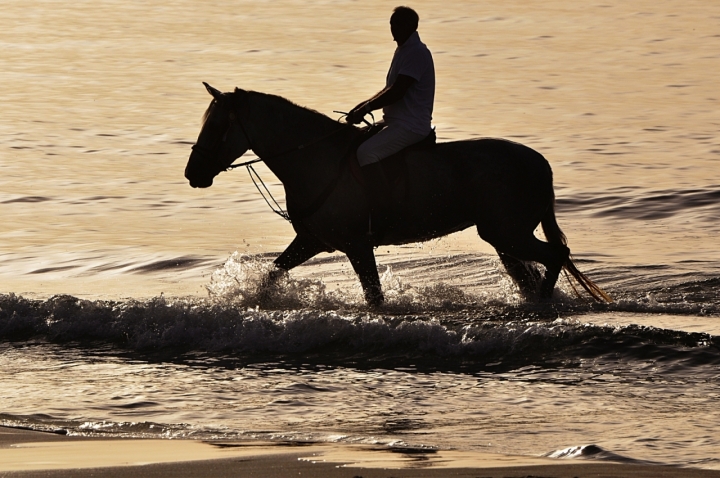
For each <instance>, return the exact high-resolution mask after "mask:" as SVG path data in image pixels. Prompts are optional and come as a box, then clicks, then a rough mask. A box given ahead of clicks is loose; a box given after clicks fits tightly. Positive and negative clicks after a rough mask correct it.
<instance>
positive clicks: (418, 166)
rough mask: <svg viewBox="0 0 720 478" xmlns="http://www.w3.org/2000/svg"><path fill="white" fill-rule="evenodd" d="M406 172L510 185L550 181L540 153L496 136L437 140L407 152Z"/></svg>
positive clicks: (530, 185)
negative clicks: (422, 172) (438, 141)
mask: <svg viewBox="0 0 720 478" xmlns="http://www.w3.org/2000/svg"><path fill="white" fill-rule="evenodd" d="M406 161H407V165H408V169H409V170H410V171H418V170H420V171H422V170H425V171H428V172H429V173H430V174H440V175H441V176H443V175H448V174H449V175H452V176H455V177H457V176H461V177H463V178H465V179H471V178H477V177H483V178H486V179H488V180H491V179H495V180H496V181H500V182H506V181H509V182H510V183H511V184H515V183H517V184H518V186H520V183H529V184H525V185H524V186H526V187H531V188H532V187H533V185H541V184H542V185H543V186H547V184H545V183H548V184H550V185H551V184H552V171H551V169H550V165H549V164H548V162H547V160H546V159H545V157H543V155H541V154H540V153H538V152H537V151H535V150H534V149H532V148H530V147H528V146H525V145H523V144H521V143H516V142H514V141H508V140H505V139H496V138H478V139H470V140H460V141H449V142H445V143H437V144H436V145H435V146H434V147H433V148H430V149H425V150H420V151H413V152H410V153H408V155H407V159H406Z"/></svg>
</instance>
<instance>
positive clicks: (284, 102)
mask: <svg viewBox="0 0 720 478" xmlns="http://www.w3.org/2000/svg"><path fill="white" fill-rule="evenodd" d="M247 93H248V94H249V95H251V96H258V97H262V98H264V99H266V100H269V102H270V104H271V105H278V106H288V107H290V108H292V109H295V110H297V111H298V113H299V114H305V115H307V116H308V117H311V118H314V119H317V120H319V121H322V122H323V123H324V126H328V125H330V126H337V124H338V122H337V121H336V120H334V119H332V118H330V117H329V116H327V115H326V114H324V113H321V112H319V111H317V110H314V109H312V108H308V107H306V106H300V105H298V104H297V103H294V102H292V101H290V100H288V99H287V98H284V97H282V96H278V95H273V94H270V93H261V92H259V91H248V92H247Z"/></svg>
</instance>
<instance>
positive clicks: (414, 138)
mask: <svg viewBox="0 0 720 478" xmlns="http://www.w3.org/2000/svg"><path fill="white" fill-rule="evenodd" d="M424 138H425V136H424V135H421V134H417V133H413V132H412V131H408V130H406V129H404V128H402V127H401V126H398V125H392V124H391V125H388V126H387V127H386V128H385V129H383V130H382V131H380V132H379V133H378V134H376V135H375V136H373V137H372V138H370V139H369V140H367V141H365V142H364V143H363V144H361V145H360V147H359V148H358V151H357V156H358V164H360V168H361V171H362V172H363V177H364V178H365V184H366V187H365V192H366V195H367V198H368V205H369V206H370V222H371V232H372V233H380V234H382V233H383V232H384V231H385V229H387V226H388V225H389V224H390V220H391V217H392V212H393V201H392V188H391V185H390V184H389V182H388V180H387V178H386V177H385V172H384V171H383V169H382V166H381V164H380V160H381V159H384V158H387V157H388V156H390V155H393V154H395V153H397V152H398V151H400V150H402V149H403V148H406V147H408V146H410V145H412V144H415V143H417V142H419V141H422V140H423V139H424Z"/></svg>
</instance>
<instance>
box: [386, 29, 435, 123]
mask: <svg viewBox="0 0 720 478" xmlns="http://www.w3.org/2000/svg"><path fill="white" fill-rule="evenodd" d="M398 75H406V76H409V77H411V78H414V79H415V82H414V83H413V84H412V86H410V88H409V89H408V90H407V92H406V93H405V96H403V97H402V99H400V100H399V101H397V102H395V103H393V104H391V105H388V106H386V107H385V108H383V118H384V119H385V122H386V123H388V124H390V123H400V125H401V126H403V127H405V128H406V129H408V130H410V131H412V132H413V133H417V134H430V131H431V130H432V127H431V126H430V122H431V121H432V111H433V103H434V101H435V64H434V63H433V58H432V54H431V53H430V50H428V47H427V46H425V44H424V43H423V42H421V41H420V35H418V32H414V33H413V34H412V35H410V38H408V39H407V41H406V42H405V43H403V44H402V46H399V47H397V49H396V50H395V54H394V55H393V59H392V63H390V70H389V71H388V74H387V80H386V86H390V85H392V84H393V83H395V80H396V79H397V77H398Z"/></svg>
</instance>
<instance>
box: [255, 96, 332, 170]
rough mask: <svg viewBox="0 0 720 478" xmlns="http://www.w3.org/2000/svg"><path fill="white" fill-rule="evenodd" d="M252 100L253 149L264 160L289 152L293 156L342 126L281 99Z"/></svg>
mask: <svg viewBox="0 0 720 478" xmlns="http://www.w3.org/2000/svg"><path fill="white" fill-rule="evenodd" d="M249 101H250V116H251V117H250V124H251V127H252V129H253V131H252V136H253V147H254V148H255V149H257V151H254V152H255V153H256V154H257V155H258V156H260V157H266V158H270V159H272V158H273V157H275V156H277V155H280V154H283V153H286V152H287V153H292V151H293V150H294V149H296V148H299V147H304V146H307V145H309V144H311V143H313V142H314V141H317V140H318V139H320V138H322V137H323V136H324V135H327V134H329V133H330V132H332V131H333V130H334V129H337V128H338V127H339V126H340V124H339V123H337V122H336V121H333V120H331V119H330V118H328V117H327V116H324V115H322V114H321V113H318V112H315V111H312V110H309V109H306V108H303V107H301V106H297V105H294V104H292V103H290V102H289V101H287V100H284V99H282V98H280V97H275V96H271V95H266V94H263V93H251V97H250V100H249Z"/></svg>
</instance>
